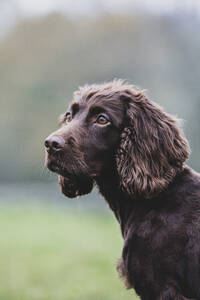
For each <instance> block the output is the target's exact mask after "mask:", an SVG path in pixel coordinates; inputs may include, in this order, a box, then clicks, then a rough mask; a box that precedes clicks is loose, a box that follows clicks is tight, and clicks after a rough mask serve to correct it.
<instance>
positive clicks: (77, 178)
mask: <svg viewBox="0 0 200 300" xmlns="http://www.w3.org/2000/svg"><path fill="white" fill-rule="evenodd" d="M46 166H47V168H48V169H49V170H50V171H52V172H54V173H57V174H58V182H59V184H60V188H61V191H62V193H63V194H64V195H65V196H67V197H69V198H75V197H77V196H81V195H85V194H89V193H90V192H91V191H92V188H93V183H94V179H93V177H92V176H89V175H88V174H87V173H86V172H84V173H83V174H74V172H73V173H72V172H70V171H68V170H67V169H65V168H62V167H61V166H60V164H58V163H57V162H55V161H53V160H47V161H46Z"/></svg>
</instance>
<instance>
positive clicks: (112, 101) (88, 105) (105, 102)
mask: <svg viewBox="0 0 200 300" xmlns="http://www.w3.org/2000/svg"><path fill="white" fill-rule="evenodd" d="M95 108H100V109H101V110H102V111H104V112H105V113H107V114H108V115H109V116H110V117H111V119H112V120H113V121H114V123H115V124H116V125H117V126H118V125H120V123H121V122H122V119H123V117H124V105H123V103H122V101H120V98H119V97H117V96H115V97H108V95H104V94H99V93H96V94H92V95H89V96H88V94H87V95H84V94H82V95H81V94H78V95H77V94H76V97H74V100H73V101H72V103H71V109H72V110H74V109H75V110H76V111H77V110H78V111H79V112H85V115H87V114H88V113H89V112H91V111H96V110H95ZM93 109H94V110H93Z"/></svg>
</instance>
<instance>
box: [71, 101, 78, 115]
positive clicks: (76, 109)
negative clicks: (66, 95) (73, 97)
mask: <svg viewBox="0 0 200 300" xmlns="http://www.w3.org/2000/svg"><path fill="white" fill-rule="evenodd" d="M79 109H80V106H79V104H78V103H77V102H74V103H73V104H72V106H71V111H72V114H73V115H75V114H76V113H77V112H78V111H79Z"/></svg>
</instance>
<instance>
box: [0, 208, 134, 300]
mask: <svg viewBox="0 0 200 300" xmlns="http://www.w3.org/2000/svg"><path fill="white" fill-rule="evenodd" d="M0 228H1V234H0V300H36V299H37V300H118V299H119V300H121V299H123V300H129V299H137V297H136V296H135V294H134V292H133V291H130V290H129V291H127V290H125V288H124V286H123V283H122V282H121V281H120V280H119V278H118V274H117V271H116V267H115V265H116V262H117V259H118V258H119V257H120V254H121V249H122V240H121V236H120V229H119V225H118V224H117V222H116V221H115V220H114V217H111V216H110V215H105V214H98V213H87V212H77V211H73V210H72V209H70V210H69V209H67V207H63V208H49V207H46V206H44V207H43V206H41V205H40V206H33V205H31V206H23V205H21V206H19V207H18V206H16V205H10V206H9V205H1V207H0Z"/></svg>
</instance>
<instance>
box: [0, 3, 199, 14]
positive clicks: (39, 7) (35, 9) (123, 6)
mask: <svg viewBox="0 0 200 300" xmlns="http://www.w3.org/2000/svg"><path fill="white" fill-rule="evenodd" d="M4 1H5V0H4ZM7 1H8V0H7ZM12 2H13V3H14V2H15V3H16V4H17V5H18V7H19V9H20V11H21V12H22V14H25V15H39V14H46V13H48V12H52V11H61V12H63V13H68V14H85V13H90V12H92V11H96V10H98V9H99V10H101V11H102V10H107V11H116V10H118V11H119V10H128V9H130V7H131V6H132V7H134V6H135V5H137V6H143V7H146V8H148V9H151V10H152V11H155V12H158V11H163V12H170V11H171V10H173V9H174V8H176V7H177V6H179V7H180V6H183V5H185V6H186V7H187V6H188V8H190V7H193V6H195V8H197V7H198V9H200V1H199V0H12Z"/></svg>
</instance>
